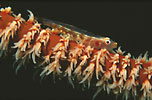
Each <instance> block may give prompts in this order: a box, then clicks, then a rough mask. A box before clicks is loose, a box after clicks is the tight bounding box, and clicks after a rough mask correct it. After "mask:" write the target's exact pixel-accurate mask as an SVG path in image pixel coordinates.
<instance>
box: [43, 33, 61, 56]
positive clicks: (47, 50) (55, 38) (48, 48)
mask: <svg viewBox="0 0 152 100" xmlns="http://www.w3.org/2000/svg"><path fill="white" fill-rule="evenodd" d="M60 39H61V37H59V36H57V35H55V34H51V35H50V38H49V41H48V43H47V45H46V48H44V49H43V53H44V55H47V54H49V53H50V52H51V51H52V49H53V47H55V46H56V44H57V43H59V41H60Z"/></svg>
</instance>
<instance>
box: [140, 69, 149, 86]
mask: <svg viewBox="0 0 152 100" xmlns="http://www.w3.org/2000/svg"><path fill="white" fill-rule="evenodd" d="M144 72H145V70H144V69H141V70H140V73H139V82H140V84H142V83H143V82H144V81H145V80H147V79H148V75H147V74H144Z"/></svg>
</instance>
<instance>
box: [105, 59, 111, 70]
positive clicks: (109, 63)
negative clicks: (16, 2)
mask: <svg viewBox="0 0 152 100" xmlns="http://www.w3.org/2000/svg"><path fill="white" fill-rule="evenodd" d="M111 66H112V62H109V60H108V59H106V62H105V70H106V71H109V68H110V67H111Z"/></svg>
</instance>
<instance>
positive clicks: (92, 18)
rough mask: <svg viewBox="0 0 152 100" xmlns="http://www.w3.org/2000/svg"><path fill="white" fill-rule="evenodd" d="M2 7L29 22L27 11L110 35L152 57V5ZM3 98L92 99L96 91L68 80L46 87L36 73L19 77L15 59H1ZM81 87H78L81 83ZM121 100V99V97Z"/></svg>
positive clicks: (43, 3)
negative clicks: (14, 67) (73, 85)
mask: <svg viewBox="0 0 152 100" xmlns="http://www.w3.org/2000/svg"><path fill="white" fill-rule="evenodd" d="M0 4H1V7H8V6H10V7H12V10H13V11H14V13H15V14H18V13H21V14H22V17H23V18H25V19H28V12H27V9H29V10H31V11H32V12H33V13H34V15H35V16H36V17H43V18H48V19H52V20H56V21H60V22H64V23H68V24H72V25H74V26H77V27H79V28H81V29H85V30H87V31H90V32H93V33H94V34H97V35H101V36H108V37H110V38H111V39H112V40H114V41H116V42H117V43H118V45H119V46H121V47H122V50H125V51H126V52H129V53H131V54H132V55H133V56H135V57H138V56H139V54H140V53H142V54H144V53H145V52H146V51H149V55H150V56H152V35H151V34H152V2H119V1H117V2H111V1H109V2H97V1H95V2H91V1H88V2H87V1H86V2H85V1H83V2H81V1H77V2H76V1H60V2H55V1H54V2H49V1H26V2H25V1H18V2H14V1H7V2H4V1H3V2H2V1H0ZM0 60H1V61H0V64H1V65H0V99H2V100H4V99H10V100H12V99H18V100H29V99H34V100H36V99H40V100H73V99H75V100H91V97H92V95H93V93H94V89H89V90H86V91H81V88H80V87H79V86H78V88H76V89H73V88H72V87H71V85H69V84H68V83H67V82H66V81H62V80H61V81H58V82H57V83H56V84H53V82H52V79H51V78H52V77H49V79H47V80H46V81H45V80H44V81H43V82H42V84H40V82H39V81H38V80H33V79H32V76H33V70H32V69H30V67H31V66H32V65H29V66H28V67H27V69H26V70H25V69H22V70H21V71H19V73H18V75H15V70H14V69H13V68H12V60H11V58H9V57H8V58H7V57H6V58H5V59H0ZM77 85H78V84H77ZM114 97H115V96H113V95H112V94H110V95H108V94H107V93H105V92H101V93H100V94H99V95H98V96H97V98H96V100H101V99H102V100H104V99H109V100H110V99H114ZM119 99H121V98H119Z"/></svg>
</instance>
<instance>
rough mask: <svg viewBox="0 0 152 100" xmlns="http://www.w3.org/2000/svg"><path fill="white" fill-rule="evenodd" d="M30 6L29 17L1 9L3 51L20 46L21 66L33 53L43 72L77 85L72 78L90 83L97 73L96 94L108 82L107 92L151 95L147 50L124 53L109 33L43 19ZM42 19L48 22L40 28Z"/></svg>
mask: <svg viewBox="0 0 152 100" xmlns="http://www.w3.org/2000/svg"><path fill="white" fill-rule="evenodd" d="M28 12H29V13H30V18H29V20H28V21H25V20H24V19H23V18H22V17H21V14H19V15H17V16H16V15H14V14H12V13H11V8H10V7H8V8H5V9H4V8H2V9H1V12H0V16H1V17H0V25H1V26H0V38H1V44H0V51H1V52H0V54H1V55H0V56H3V55H5V54H6V52H7V51H8V48H10V49H11V50H13V49H15V50H16V53H15V59H16V62H19V64H18V66H17V70H16V71H18V69H19V68H20V67H22V65H24V63H25V62H26V60H28V59H30V60H31V61H32V62H33V63H34V64H36V65H37V66H40V67H42V68H44V70H43V71H42V72H41V74H40V76H41V77H44V76H48V75H50V74H52V73H53V75H54V76H55V75H58V76H65V77H68V80H69V82H70V83H71V84H72V86H73V87H74V84H73V79H74V80H76V79H77V80H78V81H79V82H80V84H87V85H88V87H89V86H90V85H91V79H92V78H93V76H95V80H93V81H94V82H96V87H97V88H98V90H97V92H96V93H95V95H94V97H95V96H96V95H97V93H98V92H99V91H100V90H101V89H102V88H103V89H105V90H106V91H107V93H109V92H110V91H113V93H115V94H120V93H122V94H123V95H124V96H125V98H126V99H128V95H129V92H130V91H131V94H132V95H133V96H138V94H141V97H140V98H141V99H146V98H149V99H151V98H152V97H151V66H152V58H147V53H145V55H144V56H143V57H141V56H139V57H138V58H133V57H132V56H131V54H130V53H128V54H127V55H125V54H124V52H123V51H122V50H121V49H120V47H119V48H117V43H116V42H114V41H112V40H111V39H110V38H108V37H93V36H88V35H86V34H84V33H86V31H82V30H81V31H79V30H77V28H75V27H73V26H69V25H66V24H62V23H58V22H55V21H51V20H42V25H40V24H39V23H38V22H37V21H36V20H34V15H33V13H32V12H31V11H28ZM43 25H46V26H48V28H46V29H43V28H41V26H43ZM49 27H50V28H49ZM114 48H117V50H115V51H114V50H113V49H114ZM39 62H40V63H39ZM62 62H66V65H65V63H62ZM74 76H76V77H74Z"/></svg>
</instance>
